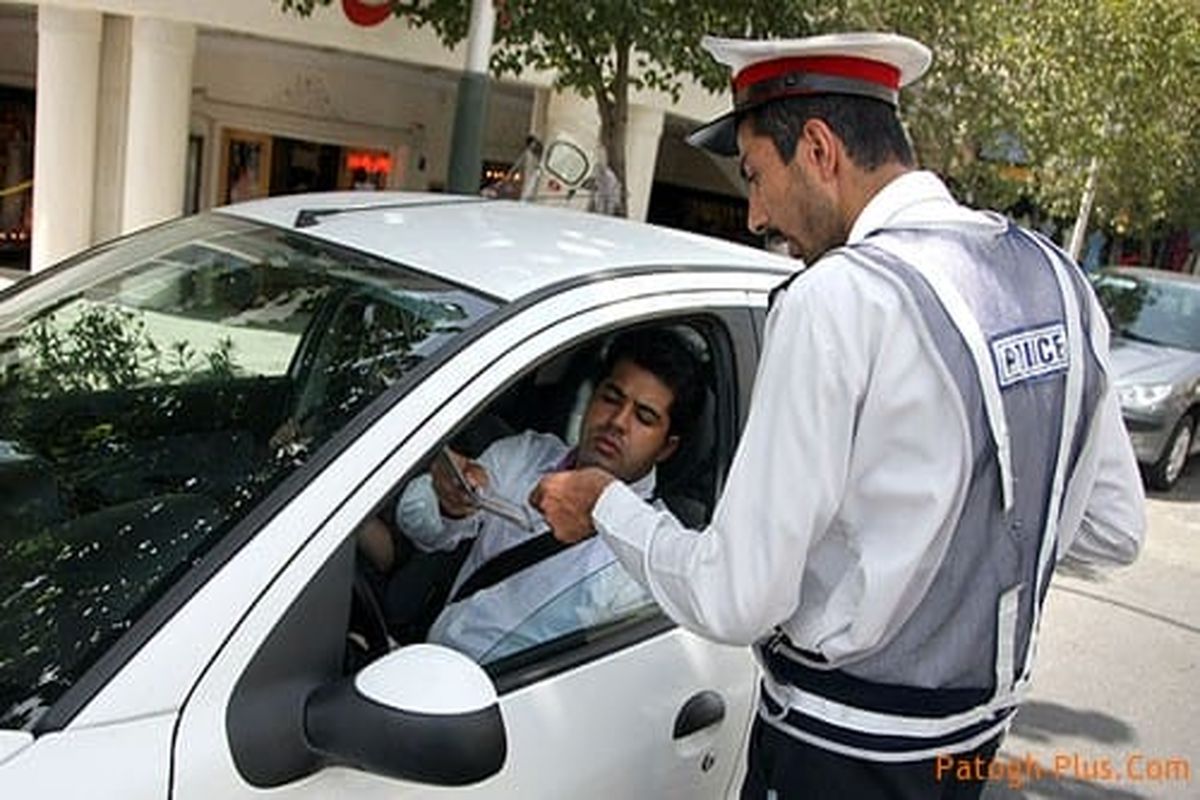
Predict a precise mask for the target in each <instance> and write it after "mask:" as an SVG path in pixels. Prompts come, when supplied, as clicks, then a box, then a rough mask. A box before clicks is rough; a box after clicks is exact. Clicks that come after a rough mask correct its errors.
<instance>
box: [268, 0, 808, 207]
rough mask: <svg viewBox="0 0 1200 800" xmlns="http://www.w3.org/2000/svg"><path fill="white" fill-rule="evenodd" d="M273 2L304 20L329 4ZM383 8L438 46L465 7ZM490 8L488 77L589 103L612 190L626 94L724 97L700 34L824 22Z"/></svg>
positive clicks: (768, 1) (789, 31) (515, 4)
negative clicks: (539, 73) (546, 84)
mask: <svg viewBox="0 0 1200 800" xmlns="http://www.w3.org/2000/svg"><path fill="white" fill-rule="evenodd" d="M275 1H276V2H279V3H280V4H281V6H282V8H283V9H284V10H285V11H293V10H294V11H296V12H298V13H299V14H301V15H305V16H307V15H308V14H311V13H312V11H313V9H314V7H315V6H317V5H322V6H326V5H329V4H330V2H331V0H275ZM391 5H392V13H393V14H394V15H395V16H398V17H405V18H406V19H408V20H410V21H411V22H412V23H413V24H415V25H417V26H431V27H432V28H433V29H434V30H435V31H436V33H437V34H438V36H439V37H440V38H441V39H442V41H443V42H444V43H445V44H446V45H448V46H454V45H456V44H457V43H459V42H460V41H462V40H463V39H464V38H465V37H466V35H467V24H468V21H469V20H468V17H469V12H470V2H469V0H392V3H391ZM814 5H816V4H814ZM496 6H497V11H498V20H497V26H496V42H495V44H496V47H495V50H494V51H493V54H492V69H493V70H494V71H495V72H496V73H497V74H500V75H505V74H513V75H515V74H519V73H521V72H522V71H523V70H525V69H537V70H548V71H552V72H553V74H554V87H555V88H556V89H572V90H574V91H576V92H578V93H579V94H580V95H582V96H584V97H589V98H593V99H594V100H595V102H596V109H597V111H598V112H599V117H600V144H601V146H602V147H603V148H604V153H605V156H606V159H607V163H608V165H609V167H611V168H612V170H613V172H615V173H616V176H617V178H618V179H619V180H620V182H621V185H622V186H625V184H626V180H625V140H626V127H627V124H628V119H629V95H630V91H632V90H640V89H649V90H655V91H661V92H664V93H666V94H669V95H670V96H672V97H673V98H676V99H678V97H679V93H680V90H681V88H682V81H683V79H684V78H685V77H688V78H692V79H695V80H698V81H699V82H700V83H701V84H702V85H704V86H705V87H707V88H709V89H711V90H717V89H723V88H726V87H727V86H728V82H729V74H728V72H727V71H726V70H725V69H723V68H721V67H720V66H719V65H717V64H716V63H715V62H714V61H713V60H712V59H711V58H710V57H709V56H708V54H707V53H705V52H703V51H702V50H701V49H700V48H699V46H698V42H699V40H700V37H701V36H703V35H704V34H715V35H730V36H751V37H757V36H769V35H772V34H776V35H780V36H784V35H786V36H803V35H805V34H807V33H809V32H811V31H813V30H815V29H816V28H817V27H818V26H819V25H820V24H821V23H823V22H826V21H827V20H829V19H832V16H831V13H830V12H825V11H822V10H821V9H820V8H815V9H808V8H805V7H803V4H801V3H787V2H782V3H781V2H779V0H738V2H728V0H690V1H689V2H679V0H593V1H592V2H587V3H580V2H577V1H576V0H496ZM622 207H628V204H627V203H622Z"/></svg>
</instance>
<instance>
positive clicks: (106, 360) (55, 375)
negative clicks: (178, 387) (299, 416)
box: [0, 304, 237, 398]
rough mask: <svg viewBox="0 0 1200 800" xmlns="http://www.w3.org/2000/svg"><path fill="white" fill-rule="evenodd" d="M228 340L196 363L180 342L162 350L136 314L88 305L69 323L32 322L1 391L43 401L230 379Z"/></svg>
mask: <svg viewBox="0 0 1200 800" xmlns="http://www.w3.org/2000/svg"><path fill="white" fill-rule="evenodd" d="M233 347H234V346H233V341H232V340H231V339H230V338H229V337H225V338H224V339H221V340H220V341H218V342H217V344H216V345H215V346H214V347H213V349H212V350H211V351H209V352H208V353H205V354H204V355H203V356H202V357H200V358H199V359H198V358H197V354H196V352H195V350H194V349H193V348H192V346H191V345H190V344H188V343H187V342H185V341H176V342H172V343H171V344H170V345H169V346H168V347H167V348H166V349H165V350H164V349H163V348H161V347H159V345H158V344H157V343H156V342H155V341H154V339H153V338H152V337H151V336H150V334H149V333H148V332H147V330H146V323H145V321H144V320H143V319H142V318H141V317H140V316H139V315H138V314H136V313H135V312H133V311H128V310H126V309H122V308H117V307H114V306H107V305H100V304H89V305H86V306H83V308H82V309H81V311H80V312H79V314H78V315H77V316H76V317H75V318H74V319H73V320H71V321H70V322H64V321H63V320H60V319H58V318H57V317H56V316H55V315H53V314H50V315H47V316H45V317H42V318H41V319H39V320H37V321H36V322H34V323H33V324H32V325H31V326H30V327H29V329H28V330H27V331H26V332H25V334H24V335H23V336H22V337H21V339H20V340H19V341H18V344H17V352H18V353H19V356H20V357H19V359H18V361H17V363H16V366H15V368H14V369H12V370H10V371H9V372H8V373H6V375H5V376H4V378H3V380H0V388H6V387H8V386H9V385H17V384H19V385H20V388H21V389H22V390H23V391H24V392H25V393H26V394H27V396H31V397H38V398H45V397H47V396H50V395H53V394H63V393H67V392H73V391H84V390H93V391H94V390H108V389H127V388H132V387H135V386H139V385H142V384H147V383H170V382H181V381H184V380H196V379H213V380H222V379H228V378H232V377H233V376H234V374H235V373H236V369H237V367H236V365H235V364H234V361H233Z"/></svg>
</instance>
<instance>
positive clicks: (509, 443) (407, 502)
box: [396, 431, 654, 663]
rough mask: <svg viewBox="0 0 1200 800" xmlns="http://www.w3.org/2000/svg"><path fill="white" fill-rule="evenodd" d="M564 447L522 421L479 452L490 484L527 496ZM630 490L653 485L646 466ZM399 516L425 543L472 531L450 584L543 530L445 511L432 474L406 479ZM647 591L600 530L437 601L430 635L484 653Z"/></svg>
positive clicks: (521, 499)
mask: <svg viewBox="0 0 1200 800" xmlns="http://www.w3.org/2000/svg"><path fill="white" fill-rule="evenodd" d="M569 452H570V450H569V448H568V447H567V445H566V444H564V443H563V442H562V440H560V439H559V438H558V437H557V436H552V435H550V434H542V433H534V432H532V431H526V432H525V433H522V434H518V435H516V436H510V437H507V438H505V439H500V440H498V441H496V442H493V443H492V444H491V445H490V446H489V447H488V448H487V449H486V450H485V451H484V452H483V454H482V455H481V456H480V457H479V463H480V464H481V465H482V466H483V468H484V469H486V470H487V473H488V478H489V480H490V485H491V489H492V491H493V492H494V493H495V494H498V495H500V496H501V497H504V498H506V499H508V500H511V501H512V502H515V503H521V504H523V505H525V506H526V510H527V512H528V513H529V516H530V519H534V520H538V521H539V522H540V521H541V517H540V516H539V515H538V513H537V512H536V511H534V509H533V508H532V507H531V506H529V504H528V498H529V493H530V492H531V491H533V488H534V487H535V486H536V485H537V482H538V481H539V480H540V479H541V478H542V476H543V475H545V474H547V473H549V472H554V471H556V470H558V469H562V468H563V462H564V459H565V458H566V456H567V455H568V453H569ZM630 490H631V492H632V494H633V495H634V496H635V497H647V498H648V497H650V496H651V495H652V494H653V492H654V471H653V470H651V471H650V472H649V473H648V474H647V475H645V476H644V477H643V478H641V479H640V480H639V481H637V482H636V483H634V484H632V486H631V487H630ZM396 522H397V524H398V526H399V527H400V529H401V530H402V531H404V533H405V534H407V535H408V536H409V537H410V538H411V539H412V541H413V542H414V544H416V545H417V546H418V547H420V548H422V549H424V550H450V549H453V548H454V547H455V546H456V545H458V544H459V542H461V541H463V540H464V539H468V538H474V539H475V543H474V545H472V547H471V550H470V552H469V553H468V554H467V558H466V560H465V561H464V562H463V565H462V567H461V568H460V569H459V572H458V576H457V577H456V578H455V581H454V585H453V587H452V588H451V590H450V597H453V596H454V594H455V592H457V591H458V588H459V587H460V586H461V585H462V584H463V583H464V582H465V581H466V580H467V579H468V578H469V577H470V576H471V575H473V574H474V573H475V571H476V570H477V569H479V568H480V567H481V566H483V565H484V564H486V563H487V562H488V561H489V560H491V559H492V558H493V557H495V556H496V555H497V554H499V553H501V552H503V551H505V550H508V549H509V548H511V547H515V546H516V545H518V544H520V543H521V542H523V541H525V540H526V539H530V538H532V537H534V536H537V535H539V534H540V533H542V532H544V531H546V530H548V528H547V527H546V526H545V525H544V523H542V527H541V528H539V529H538V530H537V531H536V532H529V531H526V530H523V529H521V528H520V527H519V526H517V525H514V524H513V523H511V522H509V521H508V520H505V519H503V518H501V517H497V516H494V515H492V514H488V513H484V512H478V513H476V514H473V515H471V516H469V517H465V518H463V519H457V520H456V519H446V518H443V517H442V515H441V512H440V511H439V509H438V501H437V496H436V495H435V494H434V491H433V482H432V479H431V478H430V476H429V475H422V476H420V477H418V478H415V479H413V481H411V482H410V483H409V485H408V487H406V488H405V490H404V493H403V495H402V496H401V498H400V502H399V503H398V504H397V506H396ZM649 602H650V600H649V597H648V596H647V594H646V592H645V591H644V590H643V589H642V588H641V586H640V585H639V584H638V583H637V582H636V581H635V580H634V579H633V578H632V577H630V575H629V573H628V572H626V571H625V569H624V568H622V567H621V565H620V564H619V563H618V562H617V560H616V556H614V555H613V552H612V550H610V549H609V547H608V545H606V544H605V543H604V542H603V541H602V540H600V539H598V538H593V539H589V540H588V541H586V542H581V543H580V544H577V545H575V546H573V547H570V548H567V549H566V550H563V551H561V552H559V553H556V554H555V555H553V556H551V557H549V558H547V559H544V560H543V561H539V562H537V563H535V564H533V565H531V566H529V567H527V568H525V569H523V570H521V571H519V572H516V573H514V574H512V575H510V576H509V577H507V578H505V579H504V580H501V581H500V582H498V583H496V584H494V585H492V586H490V587H488V588H486V589H481V590H479V591H477V592H475V593H474V594H472V595H470V596H469V597H466V598H464V599H463V600H461V601H459V602H457V603H451V604H450V605H448V606H446V608H445V609H443V610H442V612H441V614H439V615H438V617H437V619H436V620H434V623H433V626H432V627H431V628H430V630H429V636H428V641H430V642H435V643H438V644H444V645H446V646H447V647H452V648H454V649H455V650H458V651H460V652H462V653H465V654H466V655H468V656H470V657H472V658H474V659H475V660H476V661H480V662H482V663H486V662H488V661H493V660H495V659H497V658H500V657H501V656H504V655H508V654H510V653H515V652H517V651H519V650H523V649H525V648H526V647H530V646H532V645H534V644H537V643H539V642H543V641H547V640H549V639H553V638H555V637H557V636H561V635H563V634H565V633H569V632H571V631H575V630H580V629H582V628H588V627H592V626H594V625H598V624H600V623H601V622H605V621H608V620H612V619H616V618H617V617H620V616H623V615H625V614H626V613H629V612H630V611H632V610H634V609H636V608H638V607H640V606H645V605H648V604H649Z"/></svg>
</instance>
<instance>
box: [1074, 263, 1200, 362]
mask: <svg viewBox="0 0 1200 800" xmlns="http://www.w3.org/2000/svg"><path fill="white" fill-rule="evenodd" d="M1095 286H1096V296H1097V297H1098V298H1099V299H1100V304H1101V305H1102V306H1103V307H1104V311H1105V313H1106V314H1107V315H1108V319H1109V323H1110V324H1111V325H1112V329H1113V331H1114V332H1115V333H1116V334H1118V335H1119V336H1124V337H1125V338H1127V339H1133V340H1136V341H1139V342H1148V343H1150V344H1158V345H1165V346H1167V347H1177V348H1180V349H1183V350H1194V351H1198V352H1200V284H1191V283H1184V282H1182V281H1179V282H1176V281H1171V280H1159V279H1155V278H1143V277H1141V276H1139V277H1134V276H1131V275H1124V274H1120V273H1104V274H1101V275H1100V276H1099V277H1097V278H1096V280H1095Z"/></svg>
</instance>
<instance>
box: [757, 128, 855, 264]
mask: <svg viewBox="0 0 1200 800" xmlns="http://www.w3.org/2000/svg"><path fill="white" fill-rule="evenodd" d="M807 147H809V144H808V143H807V142H806V141H805V138H804V137H803V136H801V138H800V141H799V142H798V143H797V144H796V152H795V153H794V154H793V156H792V159H791V160H790V161H788V162H786V163H785V162H784V160H783V159H782V158H780V157H779V150H778V149H776V147H775V143H774V142H773V141H772V140H771V137H769V136H763V135H760V134H757V133H755V132H754V126H753V124H752V123H751V122H750V121H749V120H745V121H743V122H742V123H741V125H739V126H738V150H739V152H740V153H741V171H742V177H743V178H744V179H745V181H746V189H747V193H748V195H749V201H750V209H749V212H748V214H747V217H746V224H747V226H748V227H749V228H750V230H751V231H752V232H754V233H763V234H765V233H769V232H771V231H775V232H777V233H778V234H780V235H781V236H783V237H784V238H785V239H786V240H787V243H788V252H789V253H790V254H791V256H792V257H793V258H802V259H804V262H805V263H806V264H810V265H811V264H812V263H813V262H814V261H816V260H817V259H818V258H820V257H821V255H823V254H824V253H825V252H826V251H827V250H831V249H832V248H834V247H837V246H838V245H840V244H842V241H843V238H844V237H843V225H842V220H841V216H840V214H839V213H838V210H837V207H836V205H835V204H834V202H833V198H832V195H831V194H830V192H829V189H828V187H826V186H825V185H823V184H822V182H821V181H820V180H818V178H817V174H816V170H815V169H814V168H812V167H811V166H810V165H809V164H808V163H807V162H806V159H805V158H804V152H805V148H807Z"/></svg>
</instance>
